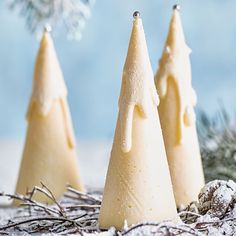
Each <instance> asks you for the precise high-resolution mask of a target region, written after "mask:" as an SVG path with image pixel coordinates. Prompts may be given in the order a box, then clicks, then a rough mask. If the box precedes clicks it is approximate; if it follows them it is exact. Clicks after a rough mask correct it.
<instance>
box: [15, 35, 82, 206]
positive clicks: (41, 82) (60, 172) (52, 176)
mask: <svg viewBox="0 0 236 236" xmlns="http://www.w3.org/2000/svg"><path fill="white" fill-rule="evenodd" d="M66 97H67V89H66V86H65V83H64V79H63V75H62V72H61V69H60V66H59V62H58V60H57V56H56V52H55V49H54V46H53V41H52V39H51V37H50V34H49V33H48V32H47V31H45V32H44V34H43V37H42V40H41V45H40V49H39V52H38V56H37V61H36V65H35V73H34V82H33V92H32V96H31V100H30V104H29V108H28V113H27V120H28V130H27V135H26V141H25V147H24V152H23V158H22V162H21V168H20V172H19V177H18V183H17V187H16V192H17V193H21V194H24V193H25V192H26V191H27V190H31V189H32V188H33V187H34V186H40V185H41V184H40V183H41V182H42V183H43V184H45V185H46V186H47V187H48V188H49V189H50V190H51V191H52V192H53V194H54V196H55V197H56V198H59V197H60V196H61V195H62V194H63V193H64V192H65V190H66V185H67V184H70V185H71V186H73V187H75V188H77V189H79V190H83V189H84V188H83V185H82V183H81V181H80V177H79V174H78V173H79V171H78V166H77V158H76V151H75V139H74V134H73V128H72V123H71V118H70V112H69V107H68V104H67V100H66ZM36 199H37V200H39V201H41V202H44V201H45V198H42V196H41V195H40V194H38V195H37V194H36Z"/></svg>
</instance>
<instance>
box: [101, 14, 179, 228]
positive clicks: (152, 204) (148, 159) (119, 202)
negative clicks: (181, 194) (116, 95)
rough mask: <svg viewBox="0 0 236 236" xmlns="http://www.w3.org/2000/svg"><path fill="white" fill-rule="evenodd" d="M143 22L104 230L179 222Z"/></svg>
mask: <svg viewBox="0 0 236 236" xmlns="http://www.w3.org/2000/svg"><path fill="white" fill-rule="evenodd" d="M157 105H158V95H157V93H156V89H155V84H154V80H153V73H152V69H151V65H150V61H149V56H148V51H147V46H146V41H145V35H144V31H143V27H142V21H141V19H140V18H139V17H135V19H134V22H133V30H132V34H131V39H130V44H129V49H128V54H127V58H126V62H125V66H124V71H123V79H122V87H121V94H120V99H119V115H118V120H117V126H116V132H115V137H114V142H113V147H112V151H111V158H110V163H109V167H108V173H107V177H106V184H105V189H104V194H103V201H102V206H101V211H100V215H99V226H100V228H109V227H111V226H115V227H116V228H117V229H121V228H122V227H123V225H124V221H125V220H127V223H128V225H131V224H134V223H139V222H144V221H162V220H170V219H176V218H177V213H176V207H175V200H174V195H173V191H172V186H171V180H170V174H169V169H168V164H167V159H166V153H165V148H164V142H163V138H162V132H161V128H160V122H159V118H158V112H157V108H156V107H157Z"/></svg>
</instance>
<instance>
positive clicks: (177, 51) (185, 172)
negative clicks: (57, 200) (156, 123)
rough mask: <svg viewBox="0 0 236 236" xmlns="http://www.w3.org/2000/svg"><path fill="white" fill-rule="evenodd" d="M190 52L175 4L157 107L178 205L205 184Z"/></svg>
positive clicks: (161, 67)
mask: <svg viewBox="0 0 236 236" xmlns="http://www.w3.org/2000/svg"><path fill="white" fill-rule="evenodd" d="M190 52H191V50H190V49H189V47H188V46H187V45H186V43H185V38H184V34H183V29H182V25H181V20H180V15H179V6H174V9H173V16H172V19H171V22H170V28H169V34H168V37H167V41H166V45H165V48H164V51H163V55H162V58H161V59H160V62H159V70H158V72H157V74H156V77H155V81H156V85H157V90H158V94H159V96H160V105H159V107H158V111H159V116H160V121H161V126H162V130H163V136H164V142H165V147H166V152H167V158H168V163H169V168H170V173H171V178H172V184H173V188H174V194H175V200H176V203H177V205H178V206H181V205H187V204H188V203H190V202H191V201H195V200H197V196H198V193H199V191H200V189H201V188H202V187H203V185H204V177H203V169H202V163H201V157H200V151H199V144H198V138H197V133H196V126H195V113H194V109H193V107H194V106H195V104H196V94H195V91H194V89H193V88H192V84H191V66H190V60H189V54H190Z"/></svg>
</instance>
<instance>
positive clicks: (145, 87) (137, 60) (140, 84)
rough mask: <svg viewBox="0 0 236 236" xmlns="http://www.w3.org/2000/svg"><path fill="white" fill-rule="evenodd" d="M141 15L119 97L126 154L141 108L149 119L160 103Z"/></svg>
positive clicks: (130, 45) (133, 37)
mask: <svg viewBox="0 0 236 236" xmlns="http://www.w3.org/2000/svg"><path fill="white" fill-rule="evenodd" d="M139 15H140V14H135V17H134V22H133V30H132V34H131V39H130V44H129V49H128V54H127V58H126V62H125V66H124V71H123V78H122V87H121V94H120V98H119V109H120V111H119V122H120V129H121V140H120V141H121V149H122V151H123V152H125V153H126V152H129V151H130V150H131V148H132V128H133V116H134V110H135V109H138V111H139V115H140V116H141V117H142V118H144V119H145V118H147V117H148V116H149V113H150V110H151V109H152V107H151V106H155V107H156V106H158V104H159V98H158V95H157V91H156V88H155V84H154V80H153V72H152V69H151V64H150V61H149V56H148V50H147V46H146V40H145V35H144V31H143V27H142V21H141V19H140V17H139Z"/></svg>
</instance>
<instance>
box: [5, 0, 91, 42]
mask: <svg viewBox="0 0 236 236" xmlns="http://www.w3.org/2000/svg"><path fill="white" fill-rule="evenodd" d="M91 5H92V0H37V1H35V0H8V6H9V8H10V9H18V11H19V12H20V15H21V16H23V17H24V18H25V20H26V26H27V28H28V29H29V31H30V32H31V33H34V32H38V31H42V29H43V27H44V26H45V25H46V24H49V25H51V26H52V27H53V29H54V28H56V27H58V26H60V25H64V27H65V28H66V31H67V35H68V37H69V38H73V39H80V38H81V30H82V29H83V27H84V25H85V21H86V19H88V18H89V17H90V14H91V11H90V10H91Z"/></svg>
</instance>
